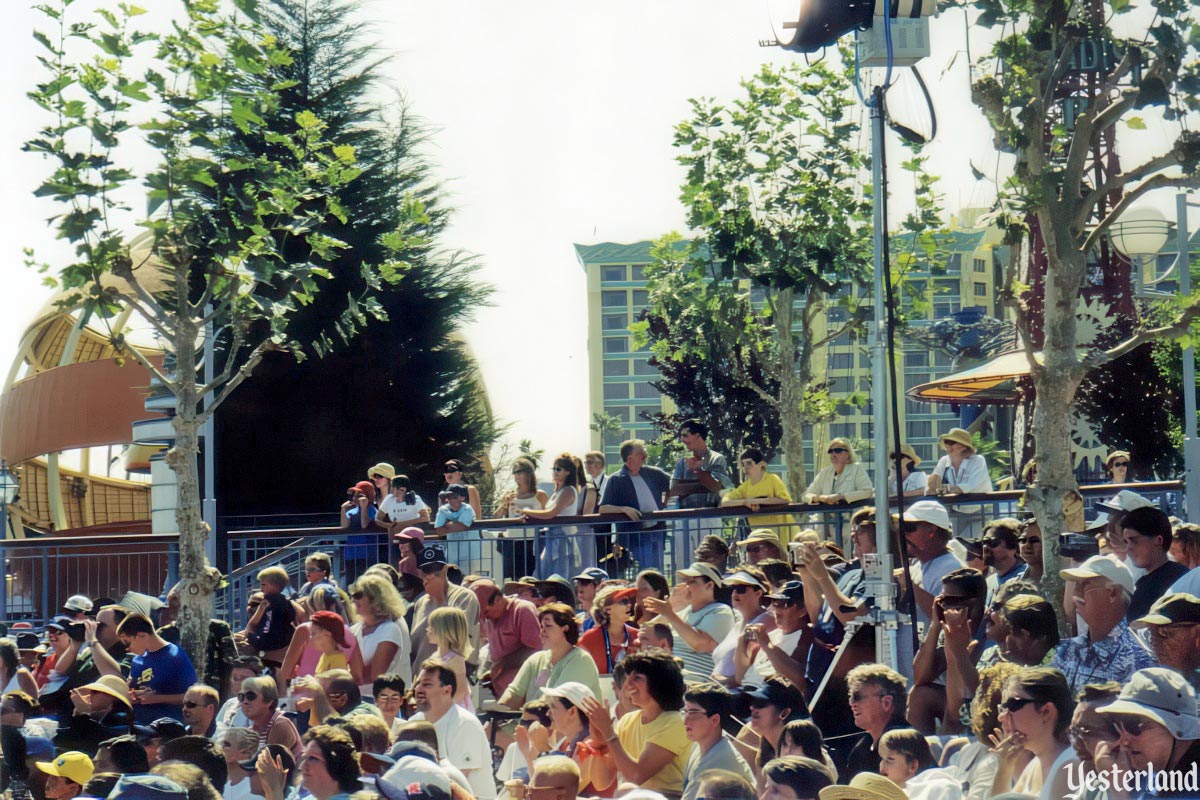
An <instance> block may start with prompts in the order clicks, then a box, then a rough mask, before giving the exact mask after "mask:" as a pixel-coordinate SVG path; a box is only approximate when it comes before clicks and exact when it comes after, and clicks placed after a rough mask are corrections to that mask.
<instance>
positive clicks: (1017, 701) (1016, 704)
mask: <svg viewBox="0 0 1200 800" xmlns="http://www.w3.org/2000/svg"><path fill="white" fill-rule="evenodd" d="M1036 702H1037V701H1036V700H1034V699H1033V698H1032V697H1010V698H1008V699H1007V700H1005V701H1004V702H1003V703H1001V704H1000V708H1002V709H1004V710H1005V711H1007V712H1008V713H1010V714H1015V713H1017V712H1018V711H1020V710H1021V709H1022V708H1024V707H1025V706H1027V705H1029V704H1030V703H1036Z"/></svg>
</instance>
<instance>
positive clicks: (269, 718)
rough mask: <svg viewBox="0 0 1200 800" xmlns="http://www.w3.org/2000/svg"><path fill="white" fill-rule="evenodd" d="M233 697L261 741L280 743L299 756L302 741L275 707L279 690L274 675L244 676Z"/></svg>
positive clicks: (289, 721) (293, 727)
mask: <svg viewBox="0 0 1200 800" xmlns="http://www.w3.org/2000/svg"><path fill="white" fill-rule="evenodd" d="M237 699H238V703H240V704H241V706H242V713H243V714H245V715H246V719H248V720H250V727H251V728H253V729H254V732H255V733H257V734H258V736H259V739H260V740H261V741H262V743H263V744H278V745H282V746H284V747H286V748H287V749H288V750H289V751H291V753H292V755H293V756H294V757H295V758H297V759H298V758H300V753H301V751H303V749H304V745H303V744H302V743H301V741H300V734H299V733H298V732H297V731H296V726H295V725H294V724H293V723H292V721H291V720H290V719H288V718H287V717H285V716H284V715H283V712H281V711H280V710H279V690H278V689H277V688H276V686H275V679H274V678H268V677H255V678H247V679H246V680H244V681H242V688H241V691H239V692H238V694H237Z"/></svg>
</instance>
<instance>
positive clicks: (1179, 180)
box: [1079, 173, 1200, 253]
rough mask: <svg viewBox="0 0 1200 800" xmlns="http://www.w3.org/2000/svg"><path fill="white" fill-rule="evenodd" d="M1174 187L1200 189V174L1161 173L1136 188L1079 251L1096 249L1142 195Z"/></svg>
mask: <svg viewBox="0 0 1200 800" xmlns="http://www.w3.org/2000/svg"><path fill="white" fill-rule="evenodd" d="M1172 187H1173V188H1176V189H1195V188H1196V187H1200V173H1197V174H1195V175H1176V176H1171V177H1168V176H1166V175H1163V174H1161V173H1159V174H1158V175H1154V176H1152V177H1150V178H1147V179H1146V180H1144V181H1142V182H1141V183H1140V184H1138V185H1137V187H1136V188H1134V189H1133V190H1132V191H1130V192H1128V193H1127V194H1126V195H1125V196H1124V197H1122V198H1121V202H1119V203H1117V205H1116V207H1115V208H1114V209H1113V210H1112V211H1110V212H1109V213H1108V216H1107V217H1105V218H1104V219H1103V220H1102V221H1101V222H1100V224H1099V225H1097V226H1096V227H1095V228H1094V229H1093V230H1092V232H1091V233H1090V234H1088V237H1087V239H1085V240H1084V242H1083V244H1082V245H1081V246H1080V248H1079V249H1080V250H1082V251H1083V252H1085V253H1086V252H1088V251H1089V250H1091V249H1092V248H1093V247H1095V246H1096V242H1098V241H1099V240H1100V237H1101V235H1103V234H1104V232H1105V231H1107V230H1108V229H1109V228H1110V227H1112V224H1113V223H1114V222H1116V221H1117V220H1118V219H1120V218H1121V215H1122V214H1124V213H1125V211H1126V209H1128V208H1129V207H1130V206H1131V205H1133V204H1134V203H1135V202H1137V200H1138V198H1140V197H1141V196H1142V195H1144V194H1146V193H1147V192H1152V191H1154V190H1155V189H1168V188H1172Z"/></svg>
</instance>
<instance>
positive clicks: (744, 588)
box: [733, 585, 762, 594]
mask: <svg viewBox="0 0 1200 800" xmlns="http://www.w3.org/2000/svg"><path fill="white" fill-rule="evenodd" d="M754 588H756V587H754V586H745V585H742V586H735V587H733V593H734V594H745V593H746V592H748V591H750V590H751V589H754ZM759 591H762V590H761V589H759Z"/></svg>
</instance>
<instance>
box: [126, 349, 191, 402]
mask: <svg viewBox="0 0 1200 800" xmlns="http://www.w3.org/2000/svg"><path fill="white" fill-rule="evenodd" d="M122 350H123V351H128V352H129V354H130V355H132V356H133V360H134V361H136V362H138V363H139V364H141V365H142V366H143V367H145V368H146V370H147V371H148V372H149V373H150V374H151V375H153V376H154V377H155V378H157V379H158V380H159V381H160V382H161V383H162V385H163V386H164V387H166V388H167V390H169V391H170V392H171V394H176V392H177V391H178V389H179V386H178V385H177V384H176V383H175V381H173V380H171V379H170V378H168V377H167V376H166V374H165V373H164V372H163V371H162V370H161V369H159V368H158V367H156V366H154V364H153V363H152V362H151V361H150V359H149V358H147V357H146V355H145V353H143V352H142V351H141V350H138V349H137V348H136V347H134V346H133V345H131V344H126V345H125V346H124V347H123V348H122Z"/></svg>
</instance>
